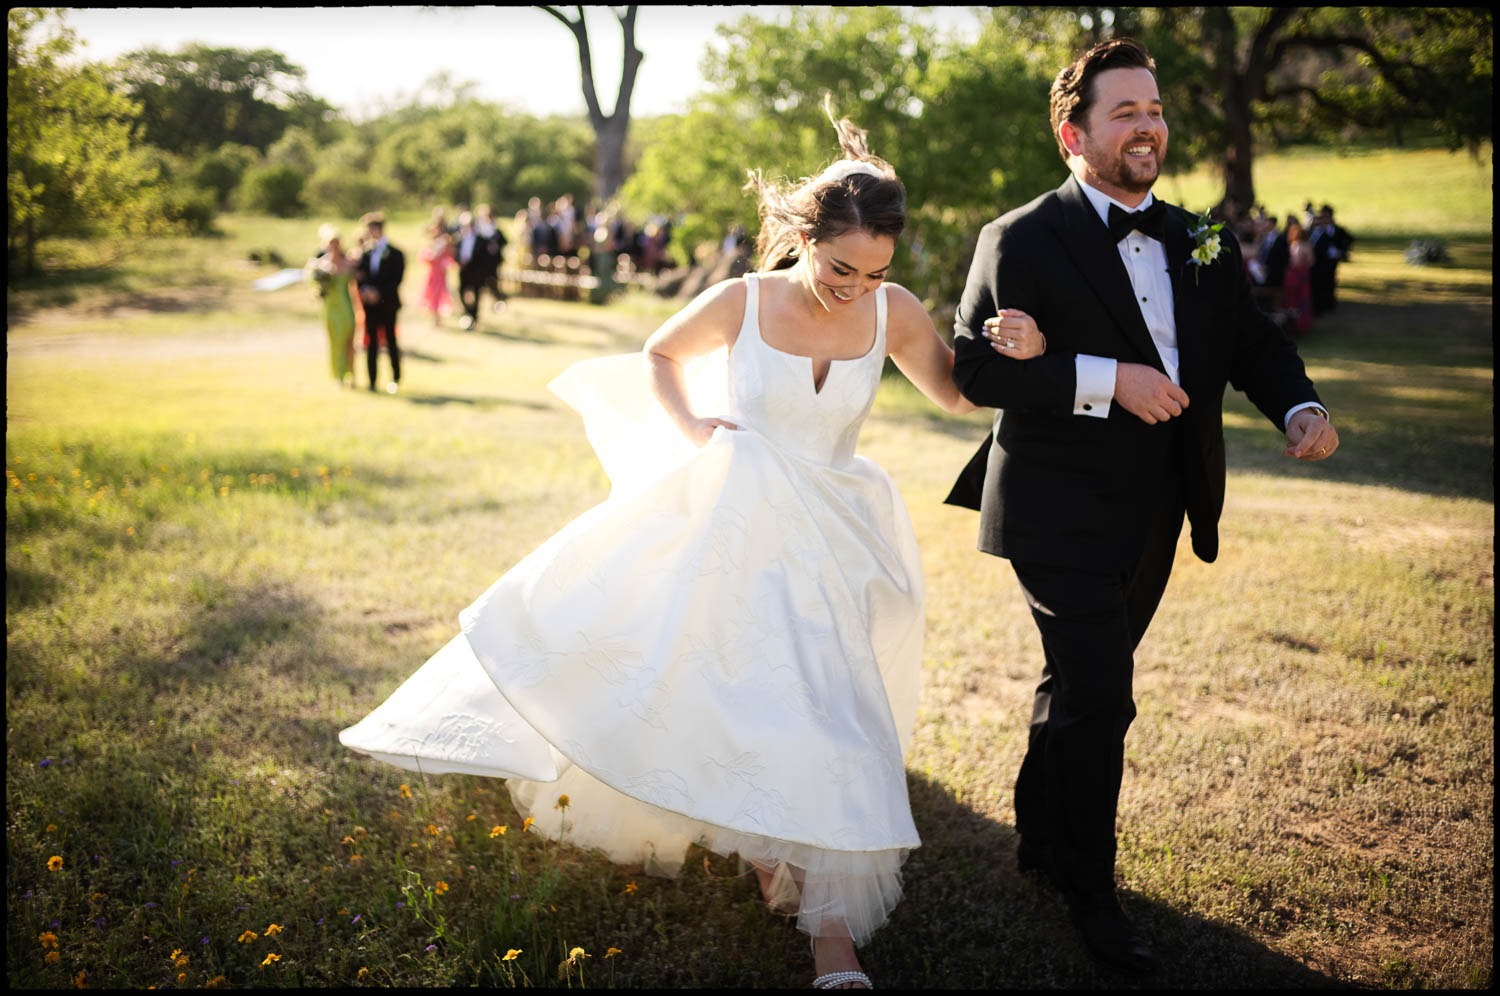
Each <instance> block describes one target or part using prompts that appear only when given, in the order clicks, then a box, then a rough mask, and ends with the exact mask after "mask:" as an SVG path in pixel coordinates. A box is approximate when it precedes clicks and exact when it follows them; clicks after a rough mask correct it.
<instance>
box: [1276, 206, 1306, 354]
mask: <svg viewBox="0 0 1500 996" xmlns="http://www.w3.org/2000/svg"><path fill="white" fill-rule="evenodd" d="M1283 241H1284V242H1285V244H1286V249H1287V262H1286V272H1285V278H1284V279H1283V281H1282V287H1281V311H1282V312H1283V313H1284V314H1285V315H1286V319H1287V321H1286V324H1285V325H1283V326H1282V330H1283V331H1285V332H1286V333H1288V334H1289V335H1294V336H1296V335H1304V334H1306V332H1307V330H1308V329H1310V328H1311V327H1312V318H1313V306H1312V265H1313V251H1312V246H1310V245H1309V244H1308V241H1307V232H1306V230H1305V229H1304V228H1303V227H1302V223H1301V222H1300V221H1298V220H1297V219H1296V218H1295V217H1290V218H1288V219H1287V222H1286V232H1285V233H1284V235H1283Z"/></svg>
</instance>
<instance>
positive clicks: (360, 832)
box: [354, 826, 369, 840]
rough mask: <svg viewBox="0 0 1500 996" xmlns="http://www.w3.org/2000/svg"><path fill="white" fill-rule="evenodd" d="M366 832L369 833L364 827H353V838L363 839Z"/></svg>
mask: <svg viewBox="0 0 1500 996" xmlns="http://www.w3.org/2000/svg"><path fill="white" fill-rule="evenodd" d="M368 833H369V831H368V830H366V829H365V828H364V827H360V826H357V827H355V828H354V839H355V840H364V839H365V836H366V835H367V834H368Z"/></svg>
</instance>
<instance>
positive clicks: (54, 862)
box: [47, 854, 62, 872]
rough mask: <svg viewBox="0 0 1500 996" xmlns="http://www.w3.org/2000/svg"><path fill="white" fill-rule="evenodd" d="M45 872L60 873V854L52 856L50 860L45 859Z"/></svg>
mask: <svg viewBox="0 0 1500 996" xmlns="http://www.w3.org/2000/svg"><path fill="white" fill-rule="evenodd" d="M47 870H48V871H53V872H55V871H62V855H61V854H54V855H52V857H50V858H48V859H47Z"/></svg>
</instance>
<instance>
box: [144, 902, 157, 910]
mask: <svg viewBox="0 0 1500 996" xmlns="http://www.w3.org/2000/svg"><path fill="white" fill-rule="evenodd" d="M146 909H148V910H154V909H156V904H155V903H147V904H146Z"/></svg>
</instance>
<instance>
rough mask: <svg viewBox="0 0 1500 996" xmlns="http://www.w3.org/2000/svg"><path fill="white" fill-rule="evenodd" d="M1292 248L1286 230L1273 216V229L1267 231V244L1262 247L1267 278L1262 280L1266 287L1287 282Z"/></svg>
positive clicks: (1261, 259)
mask: <svg viewBox="0 0 1500 996" xmlns="http://www.w3.org/2000/svg"><path fill="white" fill-rule="evenodd" d="M1291 258H1292V248H1291V246H1290V245H1288V244H1287V240H1286V232H1285V231H1284V230H1282V229H1278V228H1277V227H1276V219H1275V218H1274V217H1273V218H1271V231H1270V232H1268V233H1266V237H1265V244H1264V245H1263V246H1262V247H1261V257H1260V262H1261V265H1262V266H1263V267H1265V279H1264V280H1262V281H1261V283H1262V284H1263V285H1265V286H1266V287H1281V286H1282V285H1284V284H1285V283H1286V267H1287V264H1288V263H1290V262H1291Z"/></svg>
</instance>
